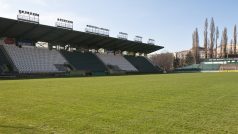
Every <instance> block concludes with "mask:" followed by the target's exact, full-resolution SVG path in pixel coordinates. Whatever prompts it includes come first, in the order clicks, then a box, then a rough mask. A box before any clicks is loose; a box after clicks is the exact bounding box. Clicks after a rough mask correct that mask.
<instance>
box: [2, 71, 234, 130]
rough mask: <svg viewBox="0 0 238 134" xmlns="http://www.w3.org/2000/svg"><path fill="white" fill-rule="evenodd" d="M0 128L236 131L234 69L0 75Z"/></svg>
mask: <svg viewBox="0 0 238 134" xmlns="http://www.w3.org/2000/svg"><path fill="white" fill-rule="evenodd" d="M0 133H1V134H2V133H3V134H5V133H7V134H8V133H9V134H15V133H17V134H18V133H19V134H31V133H34V134H38V133H39V134H48V133H57V134H58V133H59V134H61V133H62V134H65V133H66V134H71V133H101V134H105V133H123V134H125V133H146V134H153V133H215V134H219V133H238V74H237V73H196V74H170V75H141V76H118V77H90V78H59V79H33V80H12V81H11V80H0Z"/></svg>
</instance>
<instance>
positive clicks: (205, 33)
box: [204, 18, 208, 59]
mask: <svg viewBox="0 0 238 134" xmlns="http://www.w3.org/2000/svg"><path fill="white" fill-rule="evenodd" d="M207 29H208V21H207V18H206V20H205V26H204V49H205V59H207V50H208V49H207Z"/></svg>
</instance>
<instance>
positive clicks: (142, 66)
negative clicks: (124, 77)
mask: <svg viewBox="0 0 238 134" xmlns="http://www.w3.org/2000/svg"><path fill="white" fill-rule="evenodd" d="M124 57H125V58H126V59H127V60H128V61H129V62H130V63H131V64H132V65H134V67H136V68H137V69H138V70H139V72H141V73H155V72H158V70H157V69H156V68H155V66H154V65H153V64H152V63H151V62H150V61H149V60H148V59H147V58H145V57H142V56H138V57H135V56H129V55H125V56H124Z"/></svg>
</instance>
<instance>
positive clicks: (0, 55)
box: [0, 45, 11, 74]
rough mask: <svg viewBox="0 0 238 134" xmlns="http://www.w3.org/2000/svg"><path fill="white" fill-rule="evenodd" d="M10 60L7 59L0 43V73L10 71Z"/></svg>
mask: <svg viewBox="0 0 238 134" xmlns="http://www.w3.org/2000/svg"><path fill="white" fill-rule="evenodd" d="M10 68H11V66H10V62H9V61H8V59H7V57H6V55H5V53H4V49H3V46H2V45H0V74H2V73H5V72H8V71H10Z"/></svg>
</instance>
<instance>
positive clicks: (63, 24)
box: [55, 18, 74, 30]
mask: <svg viewBox="0 0 238 134" xmlns="http://www.w3.org/2000/svg"><path fill="white" fill-rule="evenodd" d="M55 26H56V27H58V28H63V29H68V30H73V28H74V22H73V21H70V20H66V19H61V18H57V21H56V22H55Z"/></svg>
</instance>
